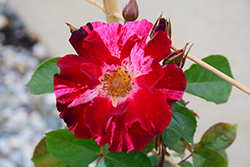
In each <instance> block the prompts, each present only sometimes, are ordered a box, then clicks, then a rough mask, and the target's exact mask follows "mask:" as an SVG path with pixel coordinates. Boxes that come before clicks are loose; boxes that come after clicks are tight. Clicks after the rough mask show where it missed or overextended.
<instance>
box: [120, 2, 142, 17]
mask: <svg viewBox="0 0 250 167" xmlns="http://www.w3.org/2000/svg"><path fill="white" fill-rule="evenodd" d="M122 16H123V17H124V19H125V21H135V20H136V19H137V18H138V16H139V9H138V5H137V3H136V0H130V1H129V3H128V4H127V5H126V6H125V8H124V9H123V11H122Z"/></svg>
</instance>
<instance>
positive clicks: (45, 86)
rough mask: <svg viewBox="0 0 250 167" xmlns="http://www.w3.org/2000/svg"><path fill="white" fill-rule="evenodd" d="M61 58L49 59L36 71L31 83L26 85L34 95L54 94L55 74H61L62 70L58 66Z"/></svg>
mask: <svg viewBox="0 0 250 167" xmlns="http://www.w3.org/2000/svg"><path fill="white" fill-rule="evenodd" d="M59 58H60V57H55V58H51V59H48V60H46V61H44V62H43V63H42V64H40V66H39V67H38V68H37V69H36V71H35V72H34V74H33V75H32V77H31V79H30V81H29V83H28V84H27V85H26V86H27V87H28V88H29V89H30V91H31V92H32V93H33V94H37V95H38V94H43V93H53V92H54V83H53V78H54V74H56V73H60V68H59V67H58V66H57V65H56V62H57V60H58V59H59Z"/></svg>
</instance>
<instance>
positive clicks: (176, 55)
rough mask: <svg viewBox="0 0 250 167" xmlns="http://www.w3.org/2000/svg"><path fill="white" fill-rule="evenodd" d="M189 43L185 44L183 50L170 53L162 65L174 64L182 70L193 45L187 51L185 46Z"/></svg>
mask: <svg viewBox="0 0 250 167" xmlns="http://www.w3.org/2000/svg"><path fill="white" fill-rule="evenodd" d="M188 44H189V43H187V44H186V46H185V47H184V48H183V49H180V50H176V51H174V52H172V53H170V54H169V55H168V56H167V57H166V58H165V60H164V61H163V64H176V65H178V66H179V67H180V68H183V66H184V64H185V61H186V58H187V55H188V53H189V51H190V49H191V47H192V46H193V44H192V45H191V46H190V47H189V48H188V50H187V46H188ZM186 50H187V51H186Z"/></svg>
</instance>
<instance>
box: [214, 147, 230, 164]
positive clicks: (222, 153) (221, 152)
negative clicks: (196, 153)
mask: <svg viewBox="0 0 250 167" xmlns="http://www.w3.org/2000/svg"><path fill="white" fill-rule="evenodd" d="M217 152H218V153H219V154H220V155H222V156H223V158H224V159H225V160H226V161H227V163H228V157H227V152H226V151H225V150H222V151H217Z"/></svg>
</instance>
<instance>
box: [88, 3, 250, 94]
mask: <svg viewBox="0 0 250 167" xmlns="http://www.w3.org/2000/svg"><path fill="white" fill-rule="evenodd" d="M87 1H88V2H90V3H92V4H93V5H95V6H97V7H99V8H101V9H102V10H104V8H103V5H100V4H99V3H98V2H96V1H95V0H87ZM107 2H108V1H107ZM108 3H109V2H108ZM104 11H105V10H104ZM112 16H113V17H116V18H117V19H120V20H122V21H124V18H123V17H122V15H121V14H119V13H118V12H115V13H112ZM171 48H172V49H173V50H179V49H180V48H179V47H177V46H175V45H173V44H172V46H171ZM187 58H188V59H190V60H191V61H193V62H195V63H196V64H198V65H200V66H201V67H203V68H205V69H207V70H209V71H211V72H212V73H214V74H215V75H217V76H218V77H220V78H222V79H224V80H225V81H227V82H228V83H230V84H232V85H234V86H235V87H237V88H239V89H240V90H242V91H243V92H245V93H247V94H248V95H250V89H249V88H248V87H246V86H244V85H242V84H240V83H239V82H237V81H235V80H234V79H232V78H231V77H229V76H227V75H226V74H224V73H222V72H221V71H219V70H217V69H216V68H213V67H212V66H210V65H209V64H207V63H205V62H204V61H202V60H200V59H198V58H196V57H195V56H193V55H191V54H188V55H187Z"/></svg>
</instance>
